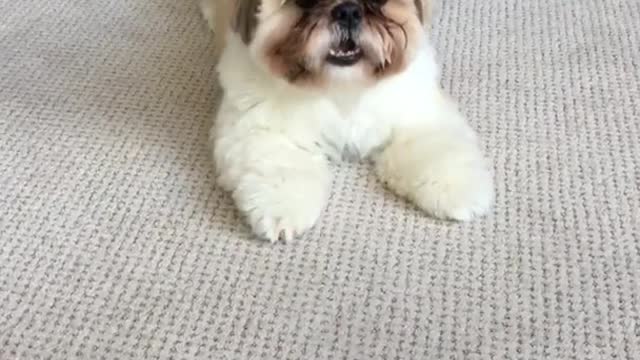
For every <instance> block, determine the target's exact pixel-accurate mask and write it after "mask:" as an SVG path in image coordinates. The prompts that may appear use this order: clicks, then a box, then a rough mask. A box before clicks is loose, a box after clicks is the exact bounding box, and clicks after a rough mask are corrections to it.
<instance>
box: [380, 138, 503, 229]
mask: <svg viewBox="0 0 640 360" xmlns="http://www.w3.org/2000/svg"><path fill="white" fill-rule="evenodd" d="M428 140H431V141H428ZM436 140H440V141H435V140H433V139H429V138H425V139H424V141H423V139H416V140H415V141H409V142H405V143H396V144H393V145H392V146H390V147H389V149H387V150H386V151H385V152H384V153H383V154H382V156H381V158H380V159H379V160H378V162H377V171H378V174H379V176H380V178H381V179H382V180H383V181H384V182H385V183H386V184H387V185H388V186H389V187H390V188H391V189H393V190H394V191H395V192H397V193H398V194H399V195H401V196H404V197H406V198H408V199H410V200H411V201H413V202H414V203H415V204H416V205H417V206H418V207H420V208H421V209H422V210H424V211H426V212H427V213H429V214H431V215H433V216H435V217H438V218H442V219H450V220H459V221H465V220H470V219H472V218H474V217H476V216H479V215H483V214H485V213H486V212H487V211H488V210H489V209H490V208H491V206H492V204H493V200H494V189H493V178H492V175H491V172H490V171H489V169H488V167H487V164H486V162H485V160H484V159H483V157H482V154H481V153H480V151H479V149H478V148H477V147H476V146H475V144H474V143H473V142H469V143H467V142H464V141H458V139H455V138H447V137H443V138H438V139H436Z"/></svg>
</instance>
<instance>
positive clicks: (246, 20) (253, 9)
mask: <svg viewBox="0 0 640 360" xmlns="http://www.w3.org/2000/svg"><path fill="white" fill-rule="evenodd" d="M233 2H234V5H233V7H232V9H233V10H232V18H231V29H232V30H233V31H235V32H236V33H238V35H240V38H241V39H242V41H244V43H245V44H248V43H250V42H251V40H253V35H254V32H255V30H256V27H257V26H258V15H259V13H260V7H261V4H262V0H233Z"/></svg>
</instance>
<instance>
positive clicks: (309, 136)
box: [217, 36, 441, 159]
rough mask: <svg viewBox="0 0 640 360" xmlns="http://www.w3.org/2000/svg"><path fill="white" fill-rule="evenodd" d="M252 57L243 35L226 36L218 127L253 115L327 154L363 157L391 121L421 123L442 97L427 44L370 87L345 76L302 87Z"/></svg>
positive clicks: (384, 136)
mask: <svg viewBox="0 0 640 360" xmlns="http://www.w3.org/2000/svg"><path fill="white" fill-rule="evenodd" d="M249 58H250V54H249V52H248V50H247V48H246V47H245V46H244V45H243V44H242V42H241V41H239V39H237V38H236V37H234V36H230V38H229V39H228V47H227V51H226V52H225V54H224V55H223V57H222V59H221V61H220V64H219V73H220V80H221V84H222V86H223V88H224V89H225V92H226V94H225V101H224V106H223V109H222V110H221V111H220V112H219V114H218V119H217V126H218V128H220V129H221V130H220V131H223V132H225V133H226V132H230V133H231V132H233V130H232V128H235V126H232V124H236V123H238V122H240V121H247V122H249V121H251V122H255V123H256V124H261V126H263V128H264V129H267V128H268V129H271V130H274V131H277V132H281V133H282V134H284V135H286V136H287V137H289V138H290V139H291V141H293V142H295V143H296V145H298V146H300V147H302V148H307V149H312V148H315V149H318V150H320V151H321V152H323V153H325V155H327V156H329V157H331V158H332V159H337V158H340V157H347V158H363V157H365V156H367V155H369V154H370V153H371V152H372V151H373V150H375V149H378V148H380V147H381V146H383V145H384V144H385V143H386V142H387V141H389V139H390V137H391V135H392V132H393V129H394V128H395V127H399V126H400V127H406V128H408V127H413V126H422V125H424V124H425V123H426V122H428V120H429V118H430V117H431V114H432V113H433V112H434V111H436V110H437V109H435V108H432V107H431V106H432V105H434V104H433V102H434V101H436V102H437V101H438V99H439V98H440V97H441V94H440V91H439V89H438V87H437V78H438V68H437V66H436V63H435V60H434V57H433V51H432V49H431V47H430V46H429V44H427V43H425V45H424V48H423V49H422V51H421V52H420V54H419V55H418V57H417V58H416V59H415V61H414V62H413V64H412V65H411V66H409V67H408V68H407V69H406V70H405V71H404V72H402V73H401V74H398V75H396V76H394V77H391V78H387V79H384V80H381V81H380V82H378V83H376V84H374V85H372V86H368V87H363V86H357V85H353V86H350V84H349V83H348V82H345V83H340V84H336V85H334V86H332V87H329V88H326V89H323V90H317V89H315V90H314V89H311V90H310V89H305V88H303V89H300V88H297V87H295V86H292V85H289V84H287V83H285V82H284V81H282V80H281V79H277V78H274V77H272V76H271V75H270V74H269V73H268V72H265V71H263V69H261V68H259V67H258V66H256V65H255V64H254V63H253V62H251V61H248V59H249ZM241 113H242V114H243V116H242V117H243V118H245V119H244V120H240V119H239V116H238V115H239V114H241ZM247 118H251V120H248V119H247ZM242 131H244V130H242ZM229 135H231V134H229ZM238 136H242V134H238Z"/></svg>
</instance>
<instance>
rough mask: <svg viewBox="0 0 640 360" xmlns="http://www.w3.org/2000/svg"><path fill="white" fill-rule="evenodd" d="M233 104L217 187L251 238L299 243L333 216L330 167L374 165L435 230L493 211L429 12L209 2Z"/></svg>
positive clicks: (226, 109) (226, 99)
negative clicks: (442, 68)
mask: <svg viewBox="0 0 640 360" xmlns="http://www.w3.org/2000/svg"><path fill="white" fill-rule="evenodd" d="M202 10H203V13H204V16H205V18H206V19H207V20H208V22H209V24H210V25H211V27H212V28H213V31H214V34H215V39H216V40H215V41H216V44H217V46H218V49H219V50H220V51H219V53H218V56H217V61H216V62H217V65H216V69H217V73H218V79H219V83H220V85H221V87H222V89H223V93H224V94H223V98H222V102H221V105H220V107H219V108H218V111H217V115H216V118H215V121H214V125H213V126H212V128H211V132H210V141H211V144H212V151H213V160H214V163H215V171H216V177H217V183H218V184H219V185H220V186H221V187H222V188H223V189H225V190H226V191H228V192H229V193H230V194H231V195H232V198H233V200H234V202H235V204H236V206H237V207H238V209H239V210H240V212H241V213H242V214H243V215H244V216H245V217H246V220H247V222H248V224H249V225H250V226H251V228H252V230H253V232H254V233H255V234H256V235H257V236H259V237H260V238H262V239H266V240H269V241H272V242H275V241H278V240H280V241H288V240H292V239H294V238H296V237H299V236H300V235H301V234H303V233H304V232H305V231H307V230H309V229H310V228H312V227H313V226H314V224H315V223H316V221H317V220H318V218H319V217H320V216H321V214H322V213H323V211H324V208H325V205H326V202H327V200H328V195H329V190H330V185H331V182H332V180H331V169H330V164H331V162H333V161H340V160H343V159H348V158H354V157H355V158H358V159H365V160H368V161H370V162H371V163H372V164H373V167H374V168H375V172H376V174H377V176H378V177H379V179H380V180H381V182H382V183H384V184H385V185H386V186H387V187H388V188H389V189H391V190H392V191H393V192H395V193H396V194H398V195H399V196H402V197H404V198H406V199H408V200H410V201H412V202H413V203H414V204H415V205H417V207H418V208H420V209H422V210H423V211H424V212H426V213H427V214H430V215H432V216H434V217H437V218H443V219H449V220H456V221H465V220H470V219H473V218H474V217H477V216H481V215H483V214H486V213H487V212H488V211H489V210H490V209H491V208H492V206H493V202H494V188H493V187H494V185H493V175H492V172H491V167H490V166H489V162H488V160H487V159H486V158H485V156H484V154H483V152H482V150H481V146H480V141H479V139H478V136H477V135H476V133H475V131H474V130H473V129H472V128H471V127H470V125H469V124H468V123H467V121H466V120H465V118H464V117H463V115H462V113H461V111H460V110H459V109H458V106H457V104H456V103H455V102H454V100H453V99H452V98H451V97H449V96H448V95H447V94H446V93H445V92H444V91H443V90H442V89H441V87H440V86H439V66H438V64H437V61H436V55H435V52H434V48H433V46H432V45H431V43H430V39H429V32H430V30H429V29H430V27H431V24H430V21H431V14H432V6H431V0H202Z"/></svg>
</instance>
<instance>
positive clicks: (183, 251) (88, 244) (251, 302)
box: [0, 0, 640, 360]
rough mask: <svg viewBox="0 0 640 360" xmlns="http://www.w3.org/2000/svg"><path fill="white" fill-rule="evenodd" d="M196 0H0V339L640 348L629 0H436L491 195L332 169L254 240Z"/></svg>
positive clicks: (137, 348)
mask: <svg viewBox="0 0 640 360" xmlns="http://www.w3.org/2000/svg"><path fill="white" fill-rule="evenodd" d="M194 2H195V1H189V0H154V1H146V0H144V1H143V0H105V1H97V0H94V1H89V0H51V1H47V2H45V1H43V0H20V1H18V0H0V359H2V360H5V359H21V360H24V359H48V358H51V359H97V358H103V359H194V358H199V359H305V360H306V359H457V360H462V359H465V360H466V359H472V360H481V359H482V360H484V359H522V360H529V359H552V360H559V359H576V360H584V359H605V360H609V359H640V239H639V237H640V225H639V224H638V223H639V221H640V214H639V209H640V189H639V188H640V170H639V169H638V167H639V166H640V20H639V17H638V16H639V14H640V1H637V0H606V1H601V0H523V1H504V0H464V1H462V0H460V1H444V4H443V6H442V7H441V10H440V13H439V15H438V18H437V19H436V20H435V26H436V30H435V32H434V34H433V35H434V38H435V41H436V43H437V48H438V49H439V51H440V58H441V60H442V62H443V64H444V65H443V66H444V78H443V85H444V86H445V87H446V88H447V89H448V90H449V91H450V92H451V93H452V94H453V95H454V96H455V97H456V98H457V99H459V100H460V102H461V104H462V108H463V110H464V112H465V113H466V114H468V116H469V118H470V119H471V120H470V121H471V123H472V124H473V126H474V127H475V128H476V129H477V130H478V131H479V132H480V133H481V134H482V136H483V138H484V140H485V148H486V151H487V153H488V154H489V155H490V156H491V158H492V159H493V163H494V166H495V172H496V183H497V204H496V207H495V210H494V211H493V213H492V214H491V215H490V216H489V217H487V218H485V219H482V220H479V221H476V222H472V223H469V224H448V223H443V222H438V221H434V220H432V219H429V218H426V217H424V216H423V215H422V214H421V213H419V212H417V211H416V210H414V209H413V208H412V207H410V206H408V205H407V204H406V203H404V202H403V201H400V200H398V199H396V198H395V197H394V196H393V195H391V194H390V193H388V192H386V191H385V190H384V189H383V188H382V187H381V186H380V185H379V184H378V183H377V182H376V180H375V177H374V176H373V175H372V174H371V172H370V171H369V169H367V168H366V166H358V165H342V166H341V167H340V168H339V169H338V174H337V176H336V180H335V184H334V187H333V193H332V196H331V200H330V204H329V208H328V210H327V211H326V212H325V213H324V214H323V217H322V220H321V222H320V223H319V224H318V226H317V227H315V229H314V230H313V231H311V232H310V233H309V234H308V235H307V236H306V237H305V238H304V239H302V240H300V241H298V242H296V243H291V244H278V245H275V246H274V245H268V244H265V243H261V242H256V241H253V240H251V235H250V234H249V232H248V230H247V228H246V227H245V226H244V225H243V223H242V221H241V219H240V218H239V216H238V214H237V213H236V212H235V210H234V208H233V206H232V204H231V202H230V199H229V197H228V196H227V195H226V194H224V193H223V192H221V191H220V190H217V189H216V188H215V185H214V181H213V180H214V179H213V175H212V172H211V163H210V158H209V151H208V148H207V145H206V133H207V129H208V122H209V119H210V118H211V117H212V113H213V111H214V108H215V98H216V96H215V94H216V90H215V88H216V86H215V79H214V75H213V66H212V62H211V59H210V55H211V53H212V44H211V39H212V36H211V35H210V34H209V33H208V32H207V30H206V28H205V25H204V24H203V22H202V21H201V20H200V18H199V14H198V11H197V9H196V6H195V4H194Z"/></svg>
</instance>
